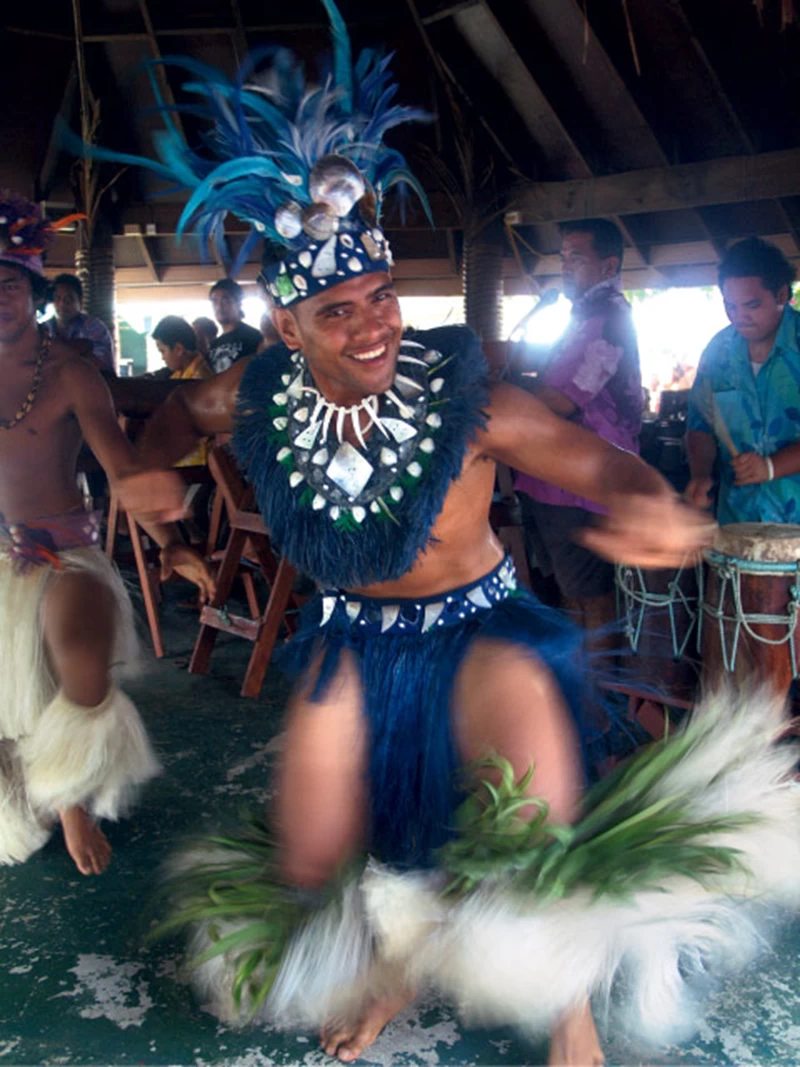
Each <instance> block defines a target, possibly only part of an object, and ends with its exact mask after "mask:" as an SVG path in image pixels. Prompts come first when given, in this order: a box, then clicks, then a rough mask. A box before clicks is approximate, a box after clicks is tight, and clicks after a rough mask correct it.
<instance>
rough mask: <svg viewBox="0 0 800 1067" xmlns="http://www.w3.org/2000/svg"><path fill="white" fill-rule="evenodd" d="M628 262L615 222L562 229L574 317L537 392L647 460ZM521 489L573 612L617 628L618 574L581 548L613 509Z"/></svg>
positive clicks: (531, 482) (532, 486)
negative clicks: (587, 531)
mask: <svg viewBox="0 0 800 1067" xmlns="http://www.w3.org/2000/svg"><path fill="white" fill-rule="evenodd" d="M622 254H623V241H622V234H621V233H620V232H619V230H618V229H617V227H616V226H615V225H614V224H613V223H612V222H608V221H607V220H606V219H584V220H581V221H578V222H572V223H568V224H565V225H564V226H562V228H561V278H562V282H563V288H564V294H565V295H566V296H567V297H569V299H570V300H572V302H573V305H572V316H571V319H570V323H569V326H568V327H567V330H566V332H565V333H564V335H563V337H562V338H561V339H560V341H558V343H557V344H556V345H555V347H554V348H553V349H552V350H551V352H550V353H549V354H548V356H547V358H546V360H545V362H544V365H543V366H542V367H541V368H540V370H539V374H538V376H537V377H536V379H534V381H533V384H532V386H530V388H531V390H532V392H533V393H534V394H535V395H536V396H537V397H538V398H539V400H541V401H543V402H544V403H545V404H547V406H548V407H549V408H550V409H551V410H552V411H555V412H556V413H557V414H559V415H562V416H563V417H564V418H567V419H570V421H572V422H577V423H578V424H579V425H581V426H584V427H585V428H586V429H588V430H591V431H592V432H593V433H596V434H597V435H598V436H599V437H603V438H604V439H605V440H606V441H609V442H610V443H611V444H614V445H617V446H619V447H620V448H624V449H627V450H628V451H630V452H637V453H638V451H639V432H640V429H641V423H642V409H643V394H642V379H641V372H640V369H639V350H638V347H637V343H636V331H635V330H634V326H633V318H632V315H631V309H630V305H629V304H628V302H627V301H626V300H625V298H624V297H623V295H622V292H621V290H620V268H621V266H622ZM528 381H530V379H528ZM516 488H517V490H518V491H519V492H521V493H522V494H525V495H524V496H523V498H522V503H523V513H524V515H525V519H526V526H527V527H528V532H529V534H530V537H531V542H532V545H533V548H534V552H535V555H536V563H537V565H538V566H539V567H540V569H541V570H542V571H543V572H544V573H545V574H546V575H547V574H553V575H554V577H555V580H556V583H557V584H558V588H559V592H560V594H561V597H562V600H563V602H564V606H565V607H566V608H568V610H570V611H572V612H574V613H575V614H576V615H577V616H578V618H579V620H580V621H582V623H583V625H584V626H586V627H587V628H588V629H594V628H596V627H598V626H602V625H604V624H606V623H608V622H610V621H611V620H612V619H614V617H615V597H614V568H613V565H612V564H610V563H607V562H606V561H605V560H601V559H600V558H599V557H597V556H595V555H594V554H593V553H592V552H589V550H588V549H586V548H583V547H582V545H581V544H580V543H579V541H580V537H581V531H582V530H583V528H584V527H586V526H589V525H591V524H592V522H593V521H594V516H595V515H596V514H598V513H601V512H602V510H603V509H602V508H600V507H599V506H598V505H596V504H593V503H592V502H591V501H590V500H584V499H583V498H581V497H577V496H575V495H574V494H572V493H568V492H566V491H565V490H564V489H558V488H556V487H555V486H552V485H548V484H547V483H546V482H541V481H538V480H537V479H535V478H531V477H529V476H528V475H526V474H520V475H518V476H517V480H516Z"/></svg>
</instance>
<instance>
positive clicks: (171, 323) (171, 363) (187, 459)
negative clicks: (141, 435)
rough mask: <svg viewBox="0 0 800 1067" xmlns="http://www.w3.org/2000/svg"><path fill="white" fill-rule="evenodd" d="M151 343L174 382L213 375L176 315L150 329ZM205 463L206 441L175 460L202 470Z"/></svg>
mask: <svg viewBox="0 0 800 1067" xmlns="http://www.w3.org/2000/svg"><path fill="white" fill-rule="evenodd" d="M153 340H154V341H155V343H156V347H157V348H158V351H159V352H160V353H161V356H162V358H163V360H164V363H166V369H167V370H168V371H169V372H170V374H169V377H170V378H171V379H172V380H174V381H177V380H180V381H189V380H190V379H195V380H202V379H203V378H210V377H211V376H212V375H213V373H214V372H213V371H212V369H211V367H209V365H208V363H207V362H206V360H205V358H204V356H203V355H202V354H201V353H200V352H198V350H197V336H196V334H195V331H194V330H193V329H192V327H191V326H190V325H189V323H188V322H187V321H186V319H182V318H180V316H179V315H167V316H166V317H165V318H163V319H162V320H161V321H160V322H159V323H158V325H157V326H156V328H155V329H154V330H153ZM207 460H208V442H207V441H201V443H200V444H199V445H198V446H197V448H195V449H194V450H193V451H192V452H190V453H189V455H188V456H184V457H183V459H180V460H178V462H177V463H176V464H175V466H176V467H202V466H203V465H204V464H205V463H206V462H207Z"/></svg>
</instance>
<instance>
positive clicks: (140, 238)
mask: <svg viewBox="0 0 800 1067" xmlns="http://www.w3.org/2000/svg"><path fill="white" fill-rule="evenodd" d="M125 236H126V237H133V239H134V240H135V241H136V244H137V246H138V248H139V252H140V253H141V256H142V259H143V260H144V261H145V264H146V266H147V269H148V270H149V271H150V278H151V280H152V281H154V282H156V284H158V283H159V282H160V281H161V271H160V270H159V269H158V267H157V266H156V262H155V260H154V259H153V253H152V251H151V248H150V242H149V241H148V240H147V237H146V235H145V234H144V233H143V232H142V227H141V226H135V225H133V226H131V225H127V226H126V227H125Z"/></svg>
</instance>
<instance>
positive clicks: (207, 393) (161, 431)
mask: <svg viewBox="0 0 800 1067" xmlns="http://www.w3.org/2000/svg"><path fill="white" fill-rule="evenodd" d="M248 363H249V360H247V359H241V360H239V361H238V362H237V363H235V364H234V365H233V366H232V367H231V368H230V369H229V370H226V371H225V372H224V373H223V374H216V375H214V377H213V378H207V379H206V380H205V381H188V382H186V383H185V384H183V385H181V386H180V387H179V388H177V389H176V390H175V391H174V392H173V393H171V394H170V396H169V397H168V398H167V400H166V401H165V402H164V403H163V404H162V405H161V407H160V408H158V410H157V411H156V412H155V414H154V415H153V417H152V418H151V419H150V420H149V422H148V423H147V426H146V427H145V430H144V433H143V434H142V436H141V438H140V439H139V442H138V443H137V446H136V453H137V456H138V458H139V461H140V463H142V464H143V465H144V466H145V467H171V466H173V465H174V464H175V463H178V462H179V461H180V460H182V459H183V458H184V456H188V455H189V453H190V452H193V451H194V449H195V448H196V447H197V444H198V442H199V441H201V440H202V439H203V438H204V437H210V436H211V435H212V434H217V433H230V432H231V430H232V429H233V417H234V413H235V411H236V396H237V394H238V392H239V383H240V382H241V380H242V375H243V374H244V372H245V370H246V369H247V364H248Z"/></svg>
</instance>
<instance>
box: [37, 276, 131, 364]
mask: <svg viewBox="0 0 800 1067" xmlns="http://www.w3.org/2000/svg"><path fill="white" fill-rule="evenodd" d="M52 293H53V296H52V300H53V307H54V308H55V315H54V316H53V318H50V319H47V321H46V322H45V323H44V327H45V329H46V330H48V331H49V332H50V334H51V335H52V336H53V337H59V338H61V339H62V340H64V341H86V342H88V344H87V345H84V346H82V348H85V349H86V353H87V354H88V355H89V356H91V357H92V358H93V359H94V360H96V362H97V365H98V367H99V369H100V370H101V371H103V373H104V374H116V373H117V368H116V362H115V359H114V339H113V338H112V336H111V331H110V330H109V328H108V327H107V326H106V324H105V323H104V322H102V321H101V320H100V319H98V318H95V316H93V315H87V314H86V313H85V312H84V311H82V310H81V308H82V305H83V285H82V284H81V280H80V278H76V277H75V275H74V274H59V275H58V276H57V277H56V278H55V279H54V280H53V288H52Z"/></svg>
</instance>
